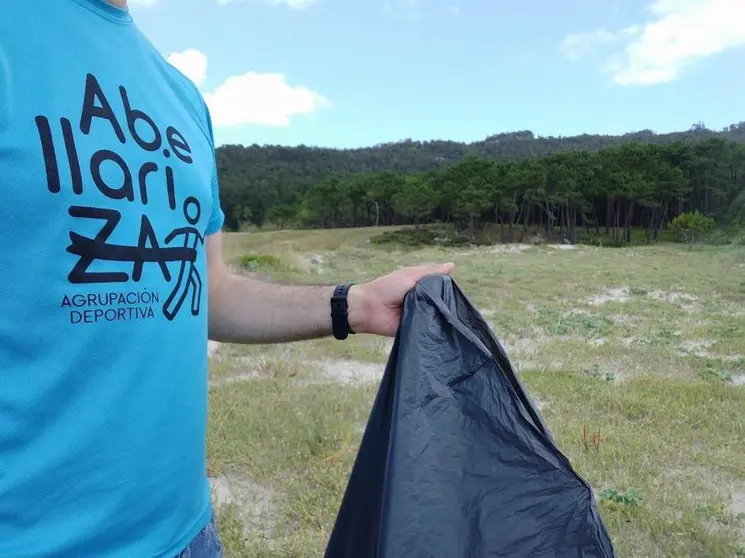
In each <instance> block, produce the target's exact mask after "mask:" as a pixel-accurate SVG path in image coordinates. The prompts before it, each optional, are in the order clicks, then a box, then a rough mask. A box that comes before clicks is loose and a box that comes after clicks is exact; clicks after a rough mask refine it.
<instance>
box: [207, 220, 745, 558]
mask: <svg viewBox="0 0 745 558" xmlns="http://www.w3.org/2000/svg"><path fill="white" fill-rule="evenodd" d="M375 232H377V231H373V230H372V229H356V230H351V231H350V230H337V231H311V232H308V231H299V232H273V233H262V234H247V235H228V236H227V237H226V239H225V254H226V258H227V259H228V260H229V261H231V262H233V263H236V264H237V263H239V261H240V260H241V258H242V257H243V256H244V255H246V254H248V253H254V254H270V255H273V256H275V257H276V260H275V263H274V264H271V265H268V266H267V267H266V268H263V269H258V270H256V272H257V273H258V274H260V275H261V276H263V277H267V278H269V279H271V280H276V281H294V282H313V283H333V282H335V281H338V280H342V279H350V278H351V279H355V280H363V279H366V278H371V277H374V276H377V275H379V274H381V273H384V272H386V271H388V270H390V269H393V268H396V267H398V266H401V265H408V264H413V263H420V262H426V261H433V260H440V261H442V260H449V261H455V262H456V264H457V269H456V272H455V278H456V280H457V281H458V283H459V285H460V286H461V287H462V288H463V290H464V291H465V293H466V295H467V296H468V297H469V298H470V299H471V300H472V302H474V304H476V306H478V307H479V308H481V309H482V310H483V312H484V315H485V317H486V318H487V319H488V320H489V321H490V323H491V324H492V325H493V328H494V331H495V333H496V334H497V336H498V337H499V338H500V339H501V340H503V341H504V343H505V345H506V346H507V348H508V353H509V355H510V358H511V359H512V360H513V361H514V362H515V363H516V364H517V365H518V367H519V370H520V373H521V377H522V379H523V380H524V381H525V383H526V385H527V386H528V389H529V391H530V394H531V395H532V396H533V397H534V398H535V399H537V400H539V401H540V402H541V407H542V409H543V411H542V412H543V413H544V415H545V417H546V420H547V422H548V424H549V426H550V428H551V430H552V431H553V433H554V434H555V436H556V438H557V441H558V443H559V445H560V447H561V448H562V450H563V451H564V452H565V453H566V454H568V456H569V457H570V459H571V460H572V463H573V465H574V466H575V467H576V468H577V470H578V471H579V472H580V473H581V474H582V475H583V476H585V478H587V480H588V481H590V483H591V484H592V485H593V487H594V488H595V490H596V492H597V493H598V494H603V498H601V504H600V505H601V512H602V514H603V517H604V518H605V521H606V522H607V524H608V526H609V529H610V530H611V533H612V536H613V539H614V544H615V546H616V548H617V550H618V553H619V556H622V557H640V558H648V557H654V556H701V557H720V556H721V557H731V556H737V555H740V554H738V553H739V552H743V554H742V555H745V546H743V544H744V543H745V521H743V517H742V512H743V509H742V504H741V503H740V502H741V499H742V498H743V493H744V492H745V460H743V457H742V456H743V447H745V386H744V385H743V383H745V380H743V379H744V378H745V359H744V358H743V355H745V312H743V309H745V280H744V279H743V267H745V266H743V263H745V251H744V250H743V249H741V248H740V249H736V248H732V247H725V248H708V247H707V248H703V247H700V248H696V249H695V250H694V251H692V252H688V251H687V250H685V249H682V248H679V247H677V246H673V245H666V246H655V247H635V248H629V249H597V248H587V247H579V248H578V249H576V250H556V249H553V248H550V247H529V248H528V247H526V248H525V249H523V250H520V251H510V250H503V249H494V248H475V249H467V250H466V249H460V250H454V249H439V248H432V249H424V250H417V251H412V250H403V249H397V248H395V247H390V246H385V247H382V246H375V245H372V244H369V243H367V242H366V241H367V240H368V239H369V237H370V236H371V235H372V234H374V233H375ZM389 350H390V344H389V343H388V342H387V341H386V340H382V339H377V338H372V337H368V336H355V337H353V338H351V339H350V340H349V341H347V342H343V343H342V342H336V341H333V340H321V341H315V342H307V343H297V344H293V345H285V346H272V347H263V346H258V347H257V346H253V347H240V346H233V345H223V346H221V347H219V349H218V350H217V351H216V352H215V354H214V355H213V356H212V360H211V361H212V371H211V374H212V378H213V387H212V389H211V402H210V403H211V407H210V409H211V410H210V432H209V439H208V451H209V461H210V468H211V472H212V474H213V475H215V476H223V477H224V478H228V479H239V480H240V481H239V482H240V483H242V484H240V485H241V486H252V487H254V489H253V492H252V494H253V496H250V497H248V496H247V497H246V498H245V500H246V501H243V502H241V501H240V496H237V497H236V498H234V499H233V500H238V501H231V502H228V503H227V504H225V505H221V506H219V507H218V518H219V523H220V529H221V532H222V535H223V538H224V541H225V546H226V550H227V555H228V556H229V557H233V556H235V557H239V556H240V557H254V556H256V557H268V556H272V557H274V556H276V557H279V556H283V557H286V556H298V557H300V556H321V555H322V552H323V548H324V545H325V542H326V540H327V537H328V534H329V530H330V528H331V526H332V524H333V520H334V517H335V514H336V510H337V506H338V504H339V501H340V499H341V495H342V492H343V490H344V487H345V485H346V481H347V476H348V474H349V471H350V470H351V466H352V462H353V459H354V455H355V451H356V448H357V444H358V443H359V440H360V436H361V430H360V428H361V426H363V425H364V423H365V421H366V418H367V414H368V412H369V410H370V406H371V404H372V398H373V396H374V394H375V390H376V387H377V386H376V384H375V383H374V382H371V381H369V380H370V375H371V374H372V375H373V378H374V373H375V370H376V369H380V370H382V368H381V367H382V365H383V364H384V363H385V361H386V358H387V355H388V351H389ZM355 363H359V364H358V366H357V368H358V369H359V371H360V372H362V373H364V374H363V375H361V376H360V378H359V381H355V380H354V378H353V377H352V375H351V373H350V371H354V369H355ZM371 365H372V366H371ZM231 379H232V380H231ZM583 430H584V431H586V432H587V433H588V436H591V435H592V434H593V433H596V432H599V433H600V443H599V445H598V447H597V448H595V447H594V446H593V444H592V443H589V444H585V442H584V441H583ZM629 489H633V490H632V491H631V492H629V493H626V492H625V491H628V490H629ZM614 490H615V491H616V492H614ZM256 494H259V495H261V497H260V498H258V497H257V496H255V495H256ZM624 494H626V496H624ZM267 495H272V497H271V498H270V497H269V496H267ZM257 498H258V501H260V503H261V506H262V507H261V508H260V510H261V511H260V513H259V512H257V511H256V510H254V512H256V513H253V514H252V512H251V509H248V508H250V507H251V506H255V505H256V504H253V503H252V502H254V501H256V500H257ZM241 506H243V507H241ZM257 513H258V514H259V515H260V516H261V521H260V522H259V523H257V522H256V520H255V519H252V518H255V517H256V515H257ZM247 518H248V519H247ZM247 523H248V525H247ZM267 526H271V528H268V527H267ZM246 527H248V529H247V528H246ZM738 545H739V546H738Z"/></svg>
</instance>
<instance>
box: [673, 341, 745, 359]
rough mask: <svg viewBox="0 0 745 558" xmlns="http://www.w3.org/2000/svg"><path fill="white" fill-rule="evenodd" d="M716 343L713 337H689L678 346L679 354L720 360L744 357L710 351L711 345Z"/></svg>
mask: <svg viewBox="0 0 745 558" xmlns="http://www.w3.org/2000/svg"><path fill="white" fill-rule="evenodd" d="M715 344H716V341H713V340H711V339H689V340H687V341H683V342H682V343H681V344H680V345H679V347H678V354H679V355H680V356H694V357H697V358H706V359H710V360H718V361H720V362H739V361H740V359H742V355H739V354H734V355H720V354H717V353H712V352H711V351H709V349H710V348H711V347H713V346H714V345H715Z"/></svg>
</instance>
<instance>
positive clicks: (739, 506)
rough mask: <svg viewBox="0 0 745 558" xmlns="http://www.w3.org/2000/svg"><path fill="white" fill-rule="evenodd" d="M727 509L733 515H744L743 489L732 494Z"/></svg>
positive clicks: (744, 495)
mask: <svg viewBox="0 0 745 558" xmlns="http://www.w3.org/2000/svg"><path fill="white" fill-rule="evenodd" d="M728 507H729V511H730V512H731V513H733V514H734V515H740V514H745V488H743V489H740V490H735V491H733V492H732V494H731V495H730V502H729V506H728Z"/></svg>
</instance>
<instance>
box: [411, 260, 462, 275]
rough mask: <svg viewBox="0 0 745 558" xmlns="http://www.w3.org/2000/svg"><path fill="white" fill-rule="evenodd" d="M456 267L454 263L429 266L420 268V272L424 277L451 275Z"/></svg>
mask: <svg viewBox="0 0 745 558" xmlns="http://www.w3.org/2000/svg"><path fill="white" fill-rule="evenodd" d="M454 267H455V264H454V263H446V264H428V265H423V266H421V267H419V272H420V273H421V274H422V275H449V274H450V273H451V272H452V271H453V268H454Z"/></svg>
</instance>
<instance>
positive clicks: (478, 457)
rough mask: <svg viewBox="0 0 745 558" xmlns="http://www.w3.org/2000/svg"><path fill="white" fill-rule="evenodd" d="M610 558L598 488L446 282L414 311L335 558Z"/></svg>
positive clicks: (406, 314)
mask: <svg viewBox="0 0 745 558" xmlns="http://www.w3.org/2000/svg"><path fill="white" fill-rule="evenodd" d="M482 556H483V557H487V556H488V557H492V556H493V557H510V558H521V557H526V558H529V557H530V558H547V557H552V558H574V557H577V558H580V557H581V558H595V557H598V558H599V557H602V558H611V557H613V556H614V551H613V547H612V544H611V540H610V537H609V534H608V531H607V529H606V527H605V525H604V524H603V522H602V519H601V518H600V516H599V514H598V510H597V507H596V505H595V501H594V499H593V495H592V491H591V489H590V487H589V485H588V484H587V483H586V482H585V481H584V480H583V479H582V478H581V477H579V475H577V473H576V472H575V471H574V470H573V469H572V467H571V465H570V464H569V461H568V460H567V459H566V457H564V455H563V454H562V453H561V452H560V451H559V450H558V449H557V447H556V446H555V444H554V441H553V439H552V437H551V434H550V433H549V431H548V429H547V427H546V425H545V424H544V422H543V420H542V418H541V416H540V414H539V412H538V410H537V409H536V407H535V406H534V405H533V403H532V402H531V400H530V398H529V396H528V395H527V392H526V390H525V388H524V387H523V385H522V383H521V382H520V380H519V379H518V378H517V376H516V375H515V373H514V371H513V369H512V366H511V365H510V362H509V360H508V358H507V355H506V353H505V351H504V349H503V348H502V346H501V345H500V344H499V342H498V341H497V339H496V338H495V336H494V335H493V334H492V332H491V330H490V328H489V326H488V325H487V323H486V322H485V321H484V319H483V318H482V317H481V315H480V314H479V313H478V311H477V310H476V309H475V308H474V307H473V306H472V305H471V303H470V302H469V301H468V300H467V299H466V297H465V296H464V295H463V293H462V292H461V291H460V289H459V288H458V287H457V285H455V283H454V282H453V280H452V279H451V278H450V277H449V276H431V277H426V278H424V279H423V280H422V281H421V282H420V283H419V284H418V285H417V286H416V287H415V288H414V289H413V290H412V291H411V292H410V293H409V294H408V296H407V297H406V300H405V302H404V311H403V316H402V319H401V326H400V328H399V332H398V336H397V337H396V340H395V343H394V346H393V350H392V352H391V355H390V358H389V361H388V365H387V367H386V371H385V374H384V376H383V379H382V381H381V384H380V388H379V390H378V394H377V396H376V399H375V403H374V405H373V409H372V413H371V415H370V419H369V421H368V423H367V427H366V429H365V433H364V435H363V438H362V443H361V446H360V449H359V452H358V454H357V458H356V460H355V464H354V467H353V470H352V473H351V476H350V479H349V483H348V485H347V489H346V492H345V494H344V498H343V500H342V504H341V507H340V509H339V513H338V516H337V518H336V524H335V526H334V530H333V532H332V534H331V537H330V540H329V544H328V547H327V549H326V558H419V557H422V558H425V557H426V558H429V557H433V558H434V557H436V558H477V557H482Z"/></svg>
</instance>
